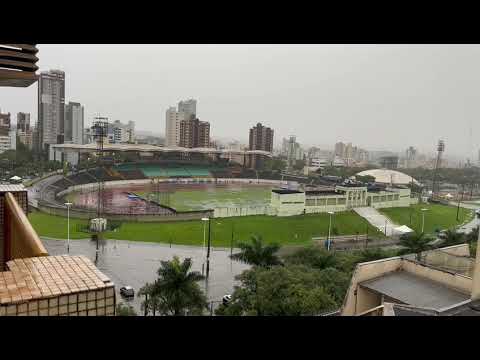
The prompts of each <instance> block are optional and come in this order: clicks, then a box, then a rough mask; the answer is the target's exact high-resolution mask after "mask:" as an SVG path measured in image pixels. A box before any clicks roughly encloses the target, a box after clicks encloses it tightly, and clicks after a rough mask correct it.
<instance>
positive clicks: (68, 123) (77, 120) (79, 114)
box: [64, 101, 84, 145]
mask: <svg viewBox="0 0 480 360" xmlns="http://www.w3.org/2000/svg"><path fill="white" fill-rule="evenodd" d="M64 129H65V139H64V140H65V142H66V143H73V144H80V145H81V144H83V129H84V109H83V106H82V105H81V104H80V103H77V102H71V101H69V102H68V104H66V105H65V126H64Z"/></svg>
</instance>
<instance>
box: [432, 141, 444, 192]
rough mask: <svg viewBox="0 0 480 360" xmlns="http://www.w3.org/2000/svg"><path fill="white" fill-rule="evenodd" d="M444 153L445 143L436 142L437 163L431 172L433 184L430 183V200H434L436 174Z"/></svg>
mask: <svg viewBox="0 0 480 360" xmlns="http://www.w3.org/2000/svg"><path fill="white" fill-rule="evenodd" d="M444 151H445V142H444V141H443V140H439V141H438V145H437V161H436V162H435V170H434V172H433V183H432V198H435V194H436V193H435V185H436V183H437V173H438V169H440V166H441V162H442V154H443V152H444Z"/></svg>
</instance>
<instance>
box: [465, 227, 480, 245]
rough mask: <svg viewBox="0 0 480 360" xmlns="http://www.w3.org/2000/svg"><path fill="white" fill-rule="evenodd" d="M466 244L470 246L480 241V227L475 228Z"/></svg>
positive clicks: (469, 234)
mask: <svg viewBox="0 0 480 360" xmlns="http://www.w3.org/2000/svg"><path fill="white" fill-rule="evenodd" d="M465 240H466V242H468V243H469V244H471V243H474V242H477V241H478V226H476V227H474V228H473V229H472V231H470V232H469V233H468V234H467V236H466V237H465Z"/></svg>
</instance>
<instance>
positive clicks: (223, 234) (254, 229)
mask: <svg viewBox="0 0 480 360" xmlns="http://www.w3.org/2000/svg"><path fill="white" fill-rule="evenodd" d="M29 219H30V221H31V223H32V225H33V227H34V228H35V230H36V231H37V233H38V234H39V235H40V236H46V237H52V238H58V239H65V238H66V237H67V219H66V218H62V217H58V216H52V215H48V214H44V213H40V212H34V213H31V214H30V215H29ZM328 222H329V215H328V214H312V215H304V216H291V217H271V216H247V217H235V218H219V219H212V222H211V227H212V246H218V247H230V243H231V238H232V231H233V237H234V244H235V242H238V241H244V240H248V239H249V238H250V236H251V235H252V234H259V235H262V236H263V239H264V240H265V241H267V242H277V243H279V244H281V245H306V244H309V243H311V238H312V236H325V235H327V233H328ZM78 224H80V225H81V224H86V220H79V219H70V238H71V239H82V238H88V237H89V235H88V234H86V233H83V232H79V231H77V225H78ZM368 226H369V230H368V231H369V234H370V235H373V234H378V236H380V237H382V234H380V233H379V232H378V231H377V230H376V229H375V228H373V227H372V226H370V225H368ZM333 227H336V228H337V230H338V233H339V234H341V235H344V234H356V232H357V231H358V232H359V233H360V234H364V233H365V232H366V227H367V224H366V221H365V220H364V219H363V218H361V217H360V216H358V215H357V214H355V213H354V212H353V211H349V212H342V213H337V214H336V215H335V216H334V220H333V222H332V228H333ZM207 236H208V224H207ZM105 237H106V238H108V239H118V240H132V241H147V242H161V243H169V242H171V243H172V244H182V245H202V244H203V223H202V222H201V221H199V220H198V221H181V222H168V223H134V222H125V223H123V224H122V226H121V227H120V228H119V229H118V230H117V231H116V232H107V233H106V234H105Z"/></svg>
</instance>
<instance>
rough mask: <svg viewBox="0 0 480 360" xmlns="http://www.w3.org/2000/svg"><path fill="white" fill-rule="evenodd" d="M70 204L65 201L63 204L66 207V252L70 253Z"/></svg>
mask: <svg viewBox="0 0 480 360" xmlns="http://www.w3.org/2000/svg"><path fill="white" fill-rule="evenodd" d="M72 205H73V204H72V203H71V202H66V203H65V206H66V207H67V254H69V253H70V206H72Z"/></svg>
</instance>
